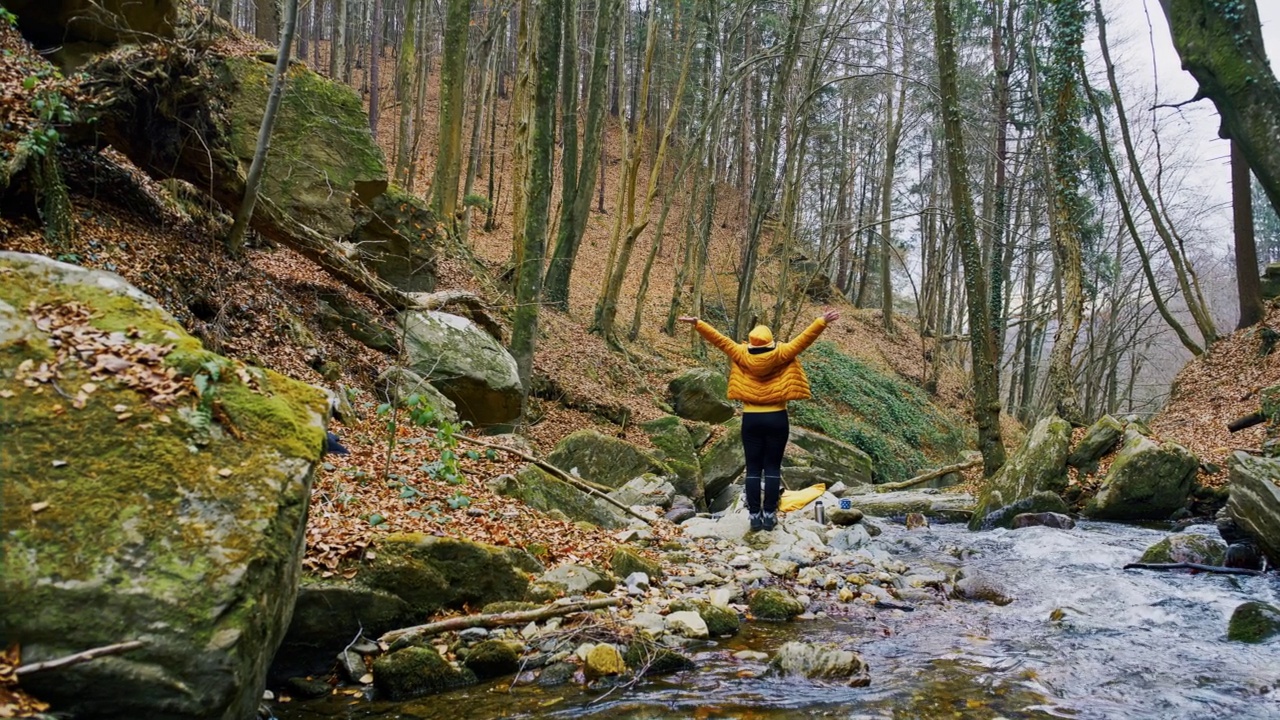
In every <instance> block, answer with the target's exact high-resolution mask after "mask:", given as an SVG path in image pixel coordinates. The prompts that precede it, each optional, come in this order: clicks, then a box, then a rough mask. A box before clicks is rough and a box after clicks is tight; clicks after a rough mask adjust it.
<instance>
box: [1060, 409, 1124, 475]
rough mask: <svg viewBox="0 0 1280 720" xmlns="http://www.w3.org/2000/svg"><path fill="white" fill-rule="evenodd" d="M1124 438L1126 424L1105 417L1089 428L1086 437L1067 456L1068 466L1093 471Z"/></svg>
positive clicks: (1108, 416)
mask: <svg viewBox="0 0 1280 720" xmlns="http://www.w3.org/2000/svg"><path fill="white" fill-rule="evenodd" d="M1123 436H1124V423H1122V422H1120V421H1119V420H1117V419H1115V418H1113V417H1111V416H1110V415H1103V416H1102V417H1100V418H1098V421H1097V422H1095V423H1094V424H1092V425H1090V426H1089V429H1088V430H1086V431H1085V433H1084V437H1082V438H1080V442H1079V443H1077V444H1076V446H1075V449H1073V450H1072V451H1071V454H1070V455H1068V456H1067V464H1068V465H1070V466H1071V467H1074V468H1080V469H1082V470H1091V469H1092V468H1094V467H1097V463H1098V461H1099V460H1101V459H1102V458H1103V457H1104V456H1105V455H1106V454H1107V453H1109V452H1111V450H1112V449H1113V448H1115V446H1116V443H1118V442H1120V438H1121V437H1123Z"/></svg>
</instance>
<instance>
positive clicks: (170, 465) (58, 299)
mask: <svg viewBox="0 0 1280 720" xmlns="http://www.w3.org/2000/svg"><path fill="white" fill-rule="evenodd" d="M39 306H51V307H54V308H57V313H56V315H55V314H54V313H53V311H52V310H50V311H35V313H36V314H35V315H33V308H35V307H39ZM55 338H56V339H57V340H56V343H57V345H58V346H60V347H55V344H54V342H55ZM69 344H72V345H74V346H80V347H83V348H85V352H88V353H90V355H89V356H88V357H85V356H84V355H80V354H78V353H77V354H75V355H71V354H68V353H67V350H68V349H69V348H70V347H71V346H72V345H69ZM60 348H61V349H60ZM95 368H96V369H95ZM169 373H172V376H170V375H169ZM0 378H4V380H3V381H0V386H2V387H3V388H4V389H5V392H4V393H0V395H3V397H0V448H2V449H0V479H2V482H3V501H2V502H0V527H2V528H4V531H3V532H4V535H3V540H2V543H3V551H2V555H3V558H4V559H3V562H0V587H2V588H3V599H2V600H0V604H2V605H3V610H0V638H3V642H4V643H16V644H19V645H21V647H22V660H23V661H24V662H40V661H43V660H50V659H53V658H57V657H62V656H65V655H70V654H72V653H76V652H80V651H83V650H86V649H89V648H92V647H97V646H102V645H108V644H111V643H116V642H121V641H125V640H132V639H143V640H145V641H146V642H147V644H146V646H145V647H142V648H139V649H136V650H132V651H129V652H128V653H125V654H122V655H120V656H119V657H113V658H108V659H104V660H98V661H95V662H91V663H84V664H82V665H79V666H77V667H76V668H75V669H74V670H72V671H63V672H48V673H38V674H33V675H31V676H30V677H24V678H23V681H22V685H23V688H24V689H25V690H28V691H30V692H31V693H33V694H35V695H37V696H38V697H40V698H41V699H42V700H45V701H47V702H49V703H51V704H52V705H53V709H54V711H56V712H57V714H59V715H62V714H66V715H68V716H76V717H94V718H110V719H114V718H140V717H146V718H178V717H183V718H201V719H203V718H227V719H228V720H239V719H240V718H243V717H249V716H252V715H253V713H254V712H255V711H256V708H257V705H258V702H259V700H260V698H261V697H262V691H263V688H264V686H265V681H266V671H267V665H268V663H269V662H270V661H271V657H272V655H274V654H275V652H276V649H277V647H278V646H279V645H280V642H281V639H282V638H283V637H284V633H285V629H286V628H287V627H288V624H289V617H290V614H291V613H292V611H293V604H294V599H295V597H296V593H297V588H298V580H299V575H300V571H301V559H302V552H303V533H304V530H305V525H306V514H307V498H308V496H309V493H310V490H311V483H312V479H313V477H314V471H315V468H316V466H317V465H318V464H319V462H320V458H321V454H322V451H323V447H324V443H325V427H324V426H325V418H326V413H327V412H328V410H327V407H328V401H327V398H326V396H325V394H324V393H323V392H322V391H321V390H319V389H317V388H314V387H311V386H309V385H306V384H304V383H300V382H296V381H294V380H290V379H288V378H285V377H283V376H281V375H278V374H276V373H274V372H271V371H267V370H260V369H258V368H255V367H251V366H247V365H245V364H243V363H241V362H238V361H235V360H231V359H228V358H224V357H221V356H219V355H216V354H214V353H212V352H209V351H207V350H205V349H204V348H203V347H202V345H201V344H200V342H199V341H198V340H196V339H195V338H193V337H191V336H190V335H188V334H187V333H186V332H185V331H184V330H183V329H182V327H181V325H179V324H178V322H177V321H176V320H175V319H174V318H173V317H172V316H170V315H169V314H168V313H167V312H166V311H165V310H164V309H163V308H161V306H160V305H159V304H158V303H157V302H156V301H155V300H154V299H152V298H151V297H149V296H147V295H145V294H144V293H142V292H141V291H139V290H138V289H136V288H134V287H132V286H130V285H129V284H128V283H126V282H125V281H124V280H123V279H122V278H120V277H119V276H117V275H114V274H112V273H107V272H101V271H94V270H88V269H85V268H81V267H78V266H75V265H68V264H64V263H60V262H56V261H54V260H50V259H49V258H46V257H43V256H39V255H25V254H19V253H10V252H0ZM195 378H200V379H199V380H196V379H195ZM214 378H216V379H214ZM55 383H56V386H55ZM194 383H202V384H203V386H204V388H205V389H204V393H205V397H206V398H208V399H209V401H210V402H214V403H216V404H217V406H218V407H219V408H220V409H221V415H217V416H210V415H207V414H205V413H203V412H201V411H200V410H198V409H196V408H195V407H194V405H195V403H193V402H192V401H191V397H190V396H187V397H185V398H174V397H173V395H174V393H175V392H177V391H179V390H186V389H187V388H191V392H192V393H193V394H194V392H195V386H194ZM60 393H66V394H67V395H66V396H64V395H62V394H60ZM175 400H176V402H175ZM233 423H234V425H233ZM245 608H249V609H251V610H252V611H251V612H250V611H240V610H243V609H245ZM353 634H354V633H353ZM330 658H332V655H330Z"/></svg>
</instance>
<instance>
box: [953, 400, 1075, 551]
mask: <svg viewBox="0 0 1280 720" xmlns="http://www.w3.org/2000/svg"><path fill="white" fill-rule="evenodd" d="M1070 444H1071V424H1070V423H1068V422H1067V421H1066V420H1063V419H1062V418H1060V417H1058V416H1057V415H1050V416H1049V417H1046V418H1044V419H1043V420H1041V421H1040V422H1038V423H1036V425H1035V427H1033V428H1032V429H1031V432H1029V433H1027V437H1026V439H1024V440H1023V441H1022V444H1021V445H1020V446H1019V447H1018V449H1017V451H1016V452H1014V454H1013V456H1012V457H1010V458H1009V461H1008V462H1006V463H1005V464H1004V466H1003V467H1001V468H1000V470H999V471H998V472H997V473H996V474H995V475H994V476H992V478H991V480H990V482H989V483H988V484H987V489H986V490H985V491H984V492H983V494H982V496H981V499H980V500H979V501H978V506H977V508H976V509H975V510H974V512H973V518H972V519H971V520H970V521H969V529H970V530H981V529H984V528H989V527H992V526H993V525H991V524H988V523H987V517H988V516H989V515H991V514H992V513H994V512H996V511H998V510H1000V509H1001V508H1003V507H1005V506H1007V505H1012V504H1013V503H1016V502H1018V501H1020V500H1024V499H1026V498H1029V497H1031V496H1032V495H1034V494H1035V493H1038V492H1048V493H1053V494H1056V493H1059V492H1062V490H1063V489H1065V488H1066V486H1067V451H1068V448H1069V447H1070ZM1028 511H1030V510H1029V509H1026V510H1021V511H1019V512H1028ZM1014 514H1017V513H1014ZM1012 519H1013V515H1008V520H1010V521H1012Z"/></svg>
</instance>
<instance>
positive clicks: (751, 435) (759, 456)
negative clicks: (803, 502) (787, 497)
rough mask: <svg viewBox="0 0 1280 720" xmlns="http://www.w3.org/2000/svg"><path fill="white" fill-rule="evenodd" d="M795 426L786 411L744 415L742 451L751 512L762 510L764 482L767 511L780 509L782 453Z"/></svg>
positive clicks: (748, 506) (748, 505)
mask: <svg viewBox="0 0 1280 720" xmlns="http://www.w3.org/2000/svg"><path fill="white" fill-rule="evenodd" d="M790 434H791V424H790V423H789V422H788V421H787V411H786V410H776V411H774V412H763V413H760V412H748V413H742V449H743V451H744V452H745V453H746V456H747V510H748V511H750V512H753V513H758V512H760V511H761V509H762V508H761V505H760V483H761V481H762V480H763V482H764V507H763V510H764V511H765V512H775V511H777V509H778V496H779V495H780V494H781V489H782V453H783V451H785V450H786V449H787V437H788V436H789V435H790Z"/></svg>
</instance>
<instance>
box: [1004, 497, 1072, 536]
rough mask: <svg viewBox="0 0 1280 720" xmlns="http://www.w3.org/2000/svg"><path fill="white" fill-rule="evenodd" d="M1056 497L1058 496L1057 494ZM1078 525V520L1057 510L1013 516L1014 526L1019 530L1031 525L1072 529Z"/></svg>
mask: <svg viewBox="0 0 1280 720" xmlns="http://www.w3.org/2000/svg"><path fill="white" fill-rule="evenodd" d="M1055 497H1056V496H1055ZM1075 526H1076V521H1075V520H1072V519H1071V517H1070V516H1068V515H1064V514H1063V513H1056V512H1038V513H1019V514H1017V515H1014V516H1013V524H1012V526H1011V527H1012V528H1013V529H1014V530H1018V529H1020V528H1029V527H1048V528H1057V529H1058V530H1070V529H1072V528H1074V527H1075Z"/></svg>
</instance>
